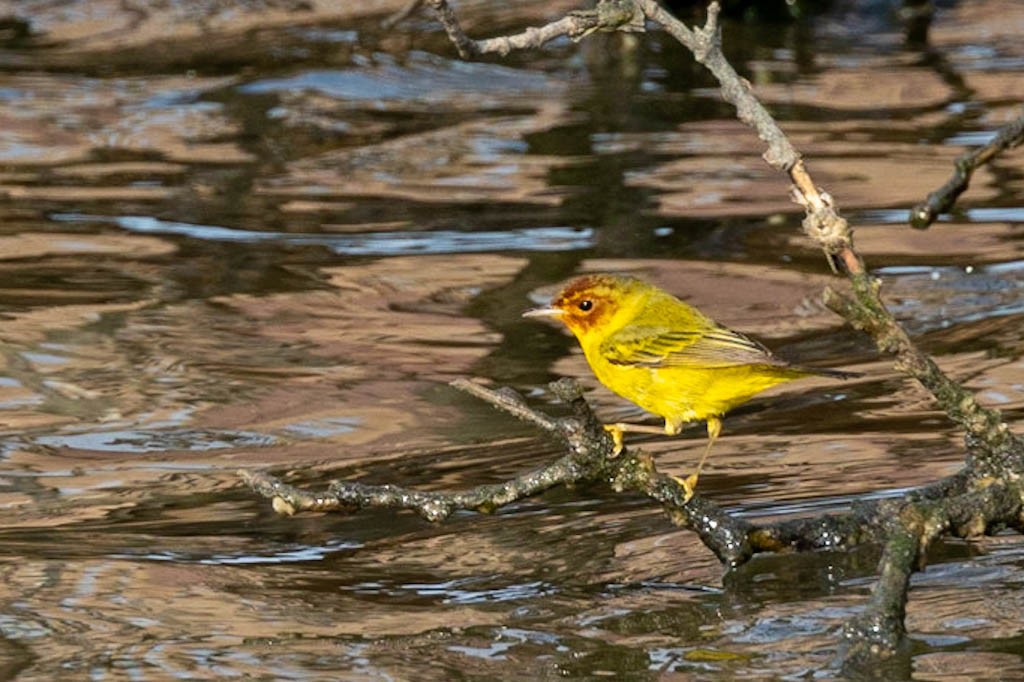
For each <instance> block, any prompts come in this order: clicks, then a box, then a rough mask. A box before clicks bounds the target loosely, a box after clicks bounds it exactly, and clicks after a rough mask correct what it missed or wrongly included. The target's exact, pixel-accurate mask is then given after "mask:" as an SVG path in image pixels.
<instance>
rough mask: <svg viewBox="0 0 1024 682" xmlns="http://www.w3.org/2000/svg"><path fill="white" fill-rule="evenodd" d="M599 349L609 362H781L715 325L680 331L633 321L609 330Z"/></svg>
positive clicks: (707, 365)
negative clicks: (612, 330) (633, 322)
mask: <svg viewBox="0 0 1024 682" xmlns="http://www.w3.org/2000/svg"><path fill="white" fill-rule="evenodd" d="M600 351H601V353H602V355H603V356H604V357H605V358H606V359H607V360H609V361H610V362H612V363H613V364H616V365H635V366H641V367H705V368H713V367H735V366H737V365H783V364H785V363H784V362H783V361H781V360H779V359H778V358H776V357H775V356H774V355H772V354H771V351H769V350H768V349H767V348H765V347H764V346H762V345H761V344H760V343H758V342H757V341H754V340H753V339H750V338H748V337H746V336H744V335H743V334H740V333H739V332H734V331H732V330H731V329H726V328H725V327H718V326H715V327H710V328H706V329H701V330H696V331H680V330H677V329H671V328H669V327H650V326H635V325H634V326H630V327H627V328H624V329H621V330H619V331H617V332H616V333H614V334H612V335H611V336H610V337H609V338H608V339H606V340H605V341H604V343H602V344H601V348H600Z"/></svg>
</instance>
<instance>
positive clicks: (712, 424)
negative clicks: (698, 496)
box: [676, 417, 722, 502]
mask: <svg viewBox="0 0 1024 682" xmlns="http://www.w3.org/2000/svg"><path fill="white" fill-rule="evenodd" d="M720 433H722V420H721V419H719V418H718V417H708V444H707V446H706V447H705V448H704V454H703V455H701V456H700V461H699V462H697V471H695V472H693V473H692V474H690V475H689V476H687V477H686V478H685V479H683V480H679V479H678V478H677V479H676V481H678V482H679V483H680V485H682V486H683V489H684V490H685V491H686V501H687V502H688V501H689V500H690V498H691V497H693V491H694V490H696V489H697V479H699V478H700V471H701V469H703V468H704V462H705V461H706V460H707V458H708V453H710V452H711V446H712V445H714V444H715V441H716V440H717V439H718V435H719V434H720Z"/></svg>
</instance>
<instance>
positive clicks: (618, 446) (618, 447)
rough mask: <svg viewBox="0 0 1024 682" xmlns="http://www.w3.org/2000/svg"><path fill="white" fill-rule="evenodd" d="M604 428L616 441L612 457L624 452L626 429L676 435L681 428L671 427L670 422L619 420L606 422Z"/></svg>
mask: <svg viewBox="0 0 1024 682" xmlns="http://www.w3.org/2000/svg"><path fill="white" fill-rule="evenodd" d="M604 430H605V431H607V432H608V433H609V435H611V437H612V442H614V443H615V449H614V450H612V457H618V456H619V454H621V453H622V448H623V443H622V434H624V433H625V432H626V431H633V432H636V433H657V434H665V433H667V434H668V435H670V436H674V435H675V434H677V433H679V430H678V429H676V430H672V429H670V427H669V425H668V422H666V423H665V427H664V428H662V427H660V426H650V425H649V424H629V423H627V422H617V423H615V424H605V425H604Z"/></svg>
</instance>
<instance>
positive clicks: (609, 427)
mask: <svg viewBox="0 0 1024 682" xmlns="http://www.w3.org/2000/svg"><path fill="white" fill-rule="evenodd" d="M604 430H605V431H607V432H608V435H609V436H611V437H612V443H614V444H615V447H614V448H612V456H611V458H612V459H615V458H616V457H618V456H619V455H620V454H622V448H624V447H625V445H624V444H623V442H622V429H620V428H619V427H618V426H616V425H614V424H605V425H604Z"/></svg>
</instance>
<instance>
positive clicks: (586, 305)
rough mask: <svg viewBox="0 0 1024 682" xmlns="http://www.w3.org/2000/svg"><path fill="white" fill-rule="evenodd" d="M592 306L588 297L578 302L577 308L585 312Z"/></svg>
mask: <svg viewBox="0 0 1024 682" xmlns="http://www.w3.org/2000/svg"><path fill="white" fill-rule="evenodd" d="M593 307H594V302H593V301H591V300H590V299H589V298H588V299H585V300H583V301H580V302H579V309H580V310H582V311H583V312H587V311H589V310H590V309H591V308H593Z"/></svg>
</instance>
